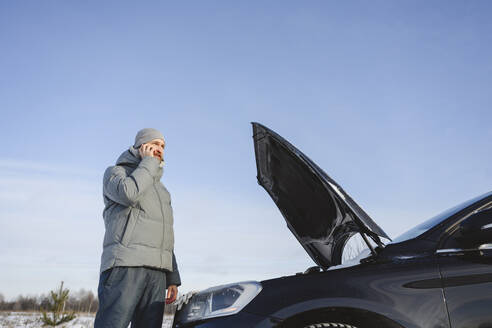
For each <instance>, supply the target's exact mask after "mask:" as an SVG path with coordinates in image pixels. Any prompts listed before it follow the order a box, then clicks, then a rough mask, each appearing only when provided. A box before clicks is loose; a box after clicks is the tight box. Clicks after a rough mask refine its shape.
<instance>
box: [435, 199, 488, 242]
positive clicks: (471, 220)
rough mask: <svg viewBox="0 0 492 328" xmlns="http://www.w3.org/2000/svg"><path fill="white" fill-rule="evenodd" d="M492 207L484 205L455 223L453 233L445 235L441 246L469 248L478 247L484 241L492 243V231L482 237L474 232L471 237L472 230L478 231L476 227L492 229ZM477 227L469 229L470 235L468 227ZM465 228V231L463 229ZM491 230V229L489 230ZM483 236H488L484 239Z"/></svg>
mask: <svg viewBox="0 0 492 328" xmlns="http://www.w3.org/2000/svg"><path fill="white" fill-rule="evenodd" d="M472 214H478V215H480V216H479V217H477V216H476V215H474V216H472ZM491 225H492V209H491V206H490V204H489V205H487V206H484V207H483V208H481V209H480V211H478V212H477V211H473V212H472V213H469V214H468V215H466V217H465V218H463V219H461V220H460V222H459V223H458V224H456V225H455V227H454V228H453V230H452V231H453V232H452V233H451V235H449V236H448V237H445V240H444V243H443V245H442V246H441V247H440V248H442V249H447V248H463V249H468V248H476V247H478V246H480V245H481V244H484V243H490V242H492V239H491V238H490V237H487V236H490V233H488V234H484V235H483V236H482V238H479V237H480V236H479V235H477V234H475V233H474V234H473V235H472V237H471V238H470V234H469V233H470V231H476V230H475V229H479V228H480V227H482V229H492V227H491ZM472 226H473V227H475V228H474V229H473V230H470V229H468V235H467V232H466V229H467V227H468V228H470V227H472ZM462 229H464V230H465V232H464V231H463V230H462ZM478 231H483V232H486V231H485V230H478ZM488 231H490V230H488ZM483 237H486V238H485V239H483Z"/></svg>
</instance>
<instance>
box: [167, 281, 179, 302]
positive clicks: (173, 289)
mask: <svg viewBox="0 0 492 328" xmlns="http://www.w3.org/2000/svg"><path fill="white" fill-rule="evenodd" d="M177 296H178V287H177V286H176V285H171V286H169V287H168V288H167V296H166V304H171V303H172V302H174V301H175V300H176V297H177Z"/></svg>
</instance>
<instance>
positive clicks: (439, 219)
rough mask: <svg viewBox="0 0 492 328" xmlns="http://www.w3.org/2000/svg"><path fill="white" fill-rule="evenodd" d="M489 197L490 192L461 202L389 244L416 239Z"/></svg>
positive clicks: (491, 193)
mask: <svg viewBox="0 0 492 328" xmlns="http://www.w3.org/2000/svg"><path fill="white" fill-rule="evenodd" d="M490 195H492V192H488V193H486V194H483V195H480V196H477V197H475V198H472V199H470V200H467V201H466V202H463V203H461V204H458V205H456V206H454V207H451V208H450V209H447V210H445V211H444V212H441V213H439V214H438V215H436V216H433V217H432V218H430V219H428V220H427V221H424V222H422V223H421V224H419V225H417V226H416V227H414V228H412V229H410V230H408V231H407V232H405V233H403V234H401V235H400V236H398V237H396V238H395V239H393V241H392V242H391V243H392V244H396V243H401V242H403V241H406V240H409V239H412V238H416V237H418V236H420V235H421V234H423V233H424V232H426V231H428V230H429V229H431V228H432V227H435V226H436V225H438V224H439V223H441V222H443V221H444V220H446V219H447V218H449V217H450V216H452V215H454V214H456V213H458V212H459V211H461V210H463V209H465V208H467V207H468V206H470V205H472V204H473V203H476V202H478V201H480V200H482V199H483V198H485V197H488V196H490Z"/></svg>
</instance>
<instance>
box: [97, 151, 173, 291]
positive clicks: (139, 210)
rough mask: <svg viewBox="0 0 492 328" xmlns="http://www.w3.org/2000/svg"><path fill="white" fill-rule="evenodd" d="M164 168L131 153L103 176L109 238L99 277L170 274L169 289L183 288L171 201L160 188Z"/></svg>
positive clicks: (109, 168) (104, 250)
mask: <svg viewBox="0 0 492 328" xmlns="http://www.w3.org/2000/svg"><path fill="white" fill-rule="evenodd" d="M159 164H160V162H159V160H158V159H157V158H155V157H150V156H146V157H144V158H143V159H140V155H139V154H138V150H137V149H135V148H133V147H130V149H129V150H126V151H125V152H123V154H121V156H120V157H119V158H118V160H117V161H116V165H115V166H110V167H108V168H107V169H106V171H105V172H104V178H103V197H104V204H105V208H104V211H103V217H104V225H105V227H106V232H105V235H104V242H103V253H102V256H101V268H100V272H103V271H104V270H106V269H109V268H111V267H114V266H147V267H152V268H157V269H161V270H166V272H167V275H166V278H167V279H166V280H167V282H166V284H167V286H169V285H178V286H179V285H180V284H181V280H180V276H179V271H178V266H177V263H176V258H175V256H174V231H173V210H172V207H171V195H170V194H169V192H168V191H167V189H166V187H164V185H163V184H162V183H161V182H160V179H161V177H162V172H163V170H162V168H161V167H160V166H159Z"/></svg>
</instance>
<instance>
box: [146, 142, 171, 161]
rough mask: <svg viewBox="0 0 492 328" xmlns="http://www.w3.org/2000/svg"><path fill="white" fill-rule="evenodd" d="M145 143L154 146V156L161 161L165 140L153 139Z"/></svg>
mask: <svg viewBox="0 0 492 328" xmlns="http://www.w3.org/2000/svg"><path fill="white" fill-rule="evenodd" d="M145 144H146V145H152V146H153V147H154V154H153V155H154V157H157V158H159V159H160V160H161V161H162V159H163V158H164V147H166V142H165V141H164V140H162V139H154V140H151V141H149V142H147V143H145Z"/></svg>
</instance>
